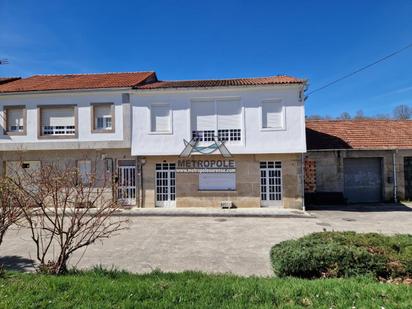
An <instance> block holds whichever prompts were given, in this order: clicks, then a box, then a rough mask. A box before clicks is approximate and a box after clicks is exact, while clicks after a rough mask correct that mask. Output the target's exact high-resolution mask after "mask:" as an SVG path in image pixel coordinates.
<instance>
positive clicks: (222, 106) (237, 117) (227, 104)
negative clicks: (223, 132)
mask: <svg viewBox="0 0 412 309" xmlns="http://www.w3.org/2000/svg"><path fill="white" fill-rule="evenodd" d="M216 107H217V127H218V129H240V128H241V125H242V117H241V106H240V101H239V100H233V101H228V100H217V101H216Z"/></svg>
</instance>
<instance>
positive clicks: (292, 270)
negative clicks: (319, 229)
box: [271, 232, 412, 278]
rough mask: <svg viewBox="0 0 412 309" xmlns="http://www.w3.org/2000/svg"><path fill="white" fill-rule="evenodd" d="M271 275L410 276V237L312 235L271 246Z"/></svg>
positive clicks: (326, 233)
mask: <svg viewBox="0 0 412 309" xmlns="http://www.w3.org/2000/svg"><path fill="white" fill-rule="evenodd" d="M271 258H272V265H273V269H274V272H275V274H277V275H278V276H280V277H285V276H294V277H300V278H321V277H353V276H365V275H366V276H374V277H377V278H378V277H382V278H395V277H404V278H407V277H412V235H395V236H385V235H381V234H376V233H369V234H357V233H355V232H323V233H314V234H311V235H308V236H305V237H302V238H300V239H297V240H288V241H284V242H282V243H279V244H277V245H275V246H274V247H273V248H272V251H271Z"/></svg>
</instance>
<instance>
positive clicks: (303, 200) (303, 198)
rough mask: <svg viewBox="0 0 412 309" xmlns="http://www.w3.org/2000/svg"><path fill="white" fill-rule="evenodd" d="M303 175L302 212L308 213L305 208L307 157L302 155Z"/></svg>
mask: <svg viewBox="0 0 412 309" xmlns="http://www.w3.org/2000/svg"><path fill="white" fill-rule="evenodd" d="M301 169H302V171H301V173H302V189H301V190H302V210H303V211H306V206H305V155H304V154H303V153H302V154H301Z"/></svg>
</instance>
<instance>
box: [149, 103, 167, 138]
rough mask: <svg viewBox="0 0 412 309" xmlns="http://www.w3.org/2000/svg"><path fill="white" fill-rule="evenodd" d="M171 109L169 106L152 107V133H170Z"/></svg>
mask: <svg viewBox="0 0 412 309" xmlns="http://www.w3.org/2000/svg"><path fill="white" fill-rule="evenodd" d="M170 129H171V128H170V107H169V105H152V107H151V131H152V132H169V131H170Z"/></svg>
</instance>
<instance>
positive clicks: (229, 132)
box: [192, 129, 242, 142]
mask: <svg viewBox="0 0 412 309" xmlns="http://www.w3.org/2000/svg"><path fill="white" fill-rule="evenodd" d="M215 137H217V139H218V140H219V141H222V142H223V141H224V142H239V141H241V140H242V130H241V129H219V130H217V134H216V132H215V131H214V130H204V131H192V138H193V139H196V140H197V141H199V142H213V141H214V140H215Z"/></svg>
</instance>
